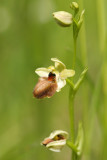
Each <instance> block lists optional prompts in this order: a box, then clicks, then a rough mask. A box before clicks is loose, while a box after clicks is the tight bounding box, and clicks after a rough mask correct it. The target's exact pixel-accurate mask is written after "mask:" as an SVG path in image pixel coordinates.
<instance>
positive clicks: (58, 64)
mask: <svg viewBox="0 0 107 160" xmlns="http://www.w3.org/2000/svg"><path fill="white" fill-rule="evenodd" d="M51 61H53V62H55V68H56V70H58V71H59V72H61V71H62V70H63V69H65V68H66V66H65V64H64V63H62V62H61V61H60V60H58V59H57V58H51Z"/></svg>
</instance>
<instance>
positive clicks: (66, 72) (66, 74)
mask: <svg viewBox="0 0 107 160" xmlns="http://www.w3.org/2000/svg"><path fill="white" fill-rule="evenodd" d="M74 75H75V71H74V70H72V69H64V70H63V71H62V72H61V73H60V77H61V78H62V79H66V78H67V77H73V76H74Z"/></svg>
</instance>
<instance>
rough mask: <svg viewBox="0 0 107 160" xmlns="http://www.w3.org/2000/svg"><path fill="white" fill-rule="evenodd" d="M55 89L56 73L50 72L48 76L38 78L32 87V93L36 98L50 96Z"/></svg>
mask: <svg viewBox="0 0 107 160" xmlns="http://www.w3.org/2000/svg"><path fill="white" fill-rule="evenodd" d="M56 89H57V83H56V75H55V74H54V73H52V72H50V73H49V75H48V77H41V78H39V81H38V83H37V84H36V86H35V88H34V91H33V95H34V97H36V98H38V99H42V98H44V97H51V96H53V95H54V93H55V92H56Z"/></svg>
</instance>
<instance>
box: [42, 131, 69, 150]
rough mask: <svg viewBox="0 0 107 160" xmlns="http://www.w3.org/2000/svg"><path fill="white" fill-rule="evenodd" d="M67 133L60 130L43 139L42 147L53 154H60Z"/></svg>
mask: <svg viewBox="0 0 107 160" xmlns="http://www.w3.org/2000/svg"><path fill="white" fill-rule="evenodd" d="M67 138H68V133H67V132H65V131H62V130H56V131H54V132H52V133H51V134H50V136H49V137H47V138H45V139H44V141H43V142H42V145H44V146H45V147H47V148H48V149H49V150H51V151H54V152H60V151H61V149H62V147H63V146H64V145H65V144H66V139H67Z"/></svg>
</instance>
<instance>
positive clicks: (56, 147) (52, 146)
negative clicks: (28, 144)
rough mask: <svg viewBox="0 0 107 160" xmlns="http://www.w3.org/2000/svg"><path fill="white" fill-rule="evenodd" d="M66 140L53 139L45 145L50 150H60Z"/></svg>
mask: <svg viewBox="0 0 107 160" xmlns="http://www.w3.org/2000/svg"><path fill="white" fill-rule="evenodd" d="M65 144H66V140H65V139H64V140H59V141H53V142H50V143H48V144H47V145H46V147H47V148H49V149H50V150H51V151H54V152H60V150H61V149H62V147H63V146H65Z"/></svg>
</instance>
